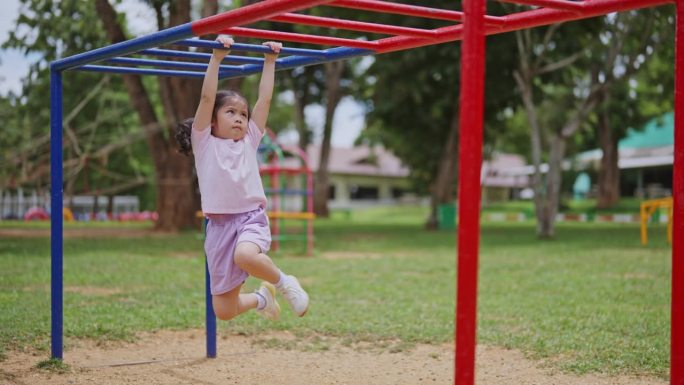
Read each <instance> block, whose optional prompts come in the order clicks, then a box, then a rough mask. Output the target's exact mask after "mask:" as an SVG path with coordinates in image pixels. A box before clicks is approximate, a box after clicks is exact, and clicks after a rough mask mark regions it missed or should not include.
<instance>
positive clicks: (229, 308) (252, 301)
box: [211, 285, 257, 321]
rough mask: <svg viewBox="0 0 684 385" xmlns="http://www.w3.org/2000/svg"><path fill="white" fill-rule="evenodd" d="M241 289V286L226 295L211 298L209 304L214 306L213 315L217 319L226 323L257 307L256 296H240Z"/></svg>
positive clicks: (250, 294)
mask: <svg viewBox="0 0 684 385" xmlns="http://www.w3.org/2000/svg"><path fill="white" fill-rule="evenodd" d="M241 288H242V285H240V286H238V287H236V288H235V289H233V290H231V291H229V292H227V293H223V294H219V295H214V296H212V298H211V300H212V301H211V302H212V304H213V305H214V313H216V316H217V317H218V318H219V319H222V320H224V321H227V320H230V319H232V318H235V317H236V316H238V315H240V314H242V313H244V312H246V311H247V310H249V309H254V308H256V307H257V296H256V294H254V293H248V294H240V289H241Z"/></svg>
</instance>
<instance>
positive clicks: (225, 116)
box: [176, 37, 309, 320]
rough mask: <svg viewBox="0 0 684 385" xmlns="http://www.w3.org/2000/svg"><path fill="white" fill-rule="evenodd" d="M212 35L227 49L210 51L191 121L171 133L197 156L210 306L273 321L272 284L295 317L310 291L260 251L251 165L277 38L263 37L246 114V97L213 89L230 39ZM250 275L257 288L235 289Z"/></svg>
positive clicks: (261, 221)
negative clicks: (254, 92) (254, 94)
mask: <svg viewBox="0 0 684 385" xmlns="http://www.w3.org/2000/svg"><path fill="white" fill-rule="evenodd" d="M217 41H218V42H220V43H222V44H223V46H224V47H225V48H226V49H215V50H214V51H213V54H212V56H211V59H210V60H209V67H208V68H207V72H206V74H205V76H204V83H203V85H202V96H201V98H200V102H199V106H198V107H197V112H196V113H195V118H194V121H192V120H191V119H189V120H186V121H185V122H183V124H181V125H180V126H179V130H178V132H177V134H176V138H177V139H178V141H179V143H180V146H181V152H183V153H185V154H186V155H189V154H190V152H192V153H194V155H195V167H196V169H197V177H198V179H199V187H200V193H201V195H202V211H203V212H204V214H205V216H206V217H207V218H208V219H209V221H208V223H207V231H206V240H205V241H204V250H205V252H206V255H207V264H208V266H209V275H210V278H211V294H212V303H213V305H214V312H215V313H216V316H218V317H219V318H220V319H223V320H229V319H231V318H233V317H235V316H237V315H239V314H241V313H244V312H246V311H247V310H249V309H256V311H257V312H258V313H259V314H260V315H262V316H264V317H265V318H268V319H273V320H275V319H277V318H278V316H279V315H280V305H278V302H277V301H276V299H275V295H276V289H277V290H278V291H279V292H280V293H281V294H282V295H283V297H285V299H286V300H287V302H289V304H290V306H291V307H292V310H293V311H294V312H295V313H296V314H297V315H298V316H300V317H301V316H303V315H304V314H305V313H306V311H307V310H308V308H309V296H308V295H307V293H306V292H305V291H304V289H302V287H301V285H300V284H299V281H298V280H297V278H295V277H294V276H292V275H285V274H283V272H282V271H280V270H279V269H278V268H277V267H276V266H275V264H273V261H272V260H271V258H269V257H268V255H266V254H265V253H266V252H267V251H268V250H269V247H270V245H271V233H270V230H269V224H268V217H267V216H266V212H265V209H266V195H265V194H264V188H263V185H262V183H261V177H260V175H259V165H258V163H257V148H258V147H259V142H260V141H261V138H263V136H264V133H265V131H264V128H265V127H266V119H267V118H268V111H269V109H270V106H271V97H272V95H273V83H274V72H275V61H276V57H277V56H278V53H279V52H280V49H281V47H282V44H280V43H275V42H268V43H264V45H265V46H268V47H269V48H270V49H271V51H272V52H273V53H268V54H265V59H264V69H263V72H262V75H261V82H260V83H259V97H258V99H257V102H256V104H255V105H254V109H253V111H252V112H251V113H250V110H249V104H248V103H247V100H245V98H244V97H243V96H242V95H240V94H239V93H237V92H234V91H220V92H218V93H217V92H216V88H217V83H218V70H219V64H220V63H221V61H222V60H223V58H224V57H225V56H226V55H227V54H228V53H229V50H228V49H229V48H230V46H231V45H232V44H233V39H231V38H228V37H219V38H218V39H217ZM249 275H252V276H254V277H257V278H259V279H262V280H264V282H262V284H261V287H260V288H259V289H258V290H257V291H256V292H254V293H249V294H241V293H240V288H241V287H242V284H243V283H244V282H245V280H246V279H247V277H248V276H249ZM274 285H275V287H274Z"/></svg>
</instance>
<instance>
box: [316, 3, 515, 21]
mask: <svg viewBox="0 0 684 385" xmlns="http://www.w3.org/2000/svg"><path fill="white" fill-rule="evenodd" d="M326 5H329V6H332V7H342V8H352V9H361V10H364V11H373V12H387V13H395V14H398V15H407V16H419V17H426V18H429V19H439V20H450V21H463V12H458V11H451V10H447V9H438V8H429V7H421V6H417V5H407V4H399V3H390V2H387V1H380V0H336V1H333V2H331V3H328V4H326ZM502 21H503V20H501V18H500V17H497V16H485V22H486V23H487V24H494V25H496V24H500V23H501V22H502Z"/></svg>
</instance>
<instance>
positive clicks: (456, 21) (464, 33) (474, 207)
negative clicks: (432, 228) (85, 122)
mask: <svg viewBox="0 0 684 385" xmlns="http://www.w3.org/2000/svg"><path fill="white" fill-rule="evenodd" d="M499 1H502V2H507V3H514V4H518V5H520V7H516V9H517V10H518V11H516V12H514V13H510V14H507V15H498V16H492V15H487V13H486V3H485V0H463V1H462V3H463V9H462V11H455V10H445V9H435V8H428V7H424V6H416V5H407V4H400V3H393V2H389V1H380V0H266V1H262V2H259V3H256V4H253V5H249V6H245V7H242V8H238V9H235V10H232V11H228V12H225V13H222V14H219V15H215V16H211V17H208V18H205V19H202V20H198V21H195V22H191V23H187V24H184V25H180V26H177V27H173V28H170V29H167V30H164V31H159V32H156V33H153V34H150V35H147V36H143V37H139V38H135V39H132V40H129V41H125V42H121V43H117V44H114V45H111V46H108V47H103V48H98V49H95V50H92V51H89V52H85V53H82V54H79V55H75V56H71V57H68V58H63V59H60V60H57V61H54V62H52V63H51V64H50V68H51V167H52V173H51V174H52V186H53V188H52V212H53V213H61V212H62V197H63V188H62V186H63V177H62V145H61V144H62V76H63V73H64V72H65V71H96V72H111V73H122V74H144V75H156V76H184V77H198V78H201V77H203V76H204V71H205V70H206V64H201V63H198V62H182V61H178V60H174V61H166V60H152V59H149V58H145V57H146V56H156V57H171V58H175V59H192V60H196V59H200V60H204V61H205V62H206V61H208V57H209V56H210V55H208V54H202V53H196V52H188V51H187V48H186V47H188V46H189V47H203V48H220V45H218V43H215V42H213V41H210V40H202V39H191V38H193V37H199V36H202V35H207V34H215V33H227V34H231V35H234V36H245V37H253V38H261V39H274V40H280V41H293V42H299V43H309V44H316V45H324V46H332V48H326V49H296V48H284V49H283V51H281V55H280V57H279V58H278V59H277V62H276V69H278V70H282V69H288V68H294V67H299V66H306V65H313V64H319V63H323V62H326V61H332V60H340V59H345V58H350V57H356V56H364V55H374V54H382V53H386V52H393V51H399V50H405V49H410V48H415V47H421V46H426V45H432V44H438V43H447V42H453V41H457V40H463V49H462V55H461V60H462V64H461V71H462V72H463V73H465V74H467V76H462V77H461V79H462V80H461V99H460V100H461V103H460V109H461V115H460V119H461V121H460V129H461V135H460V138H461V139H460V142H461V148H460V163H459V192H460V193H459V202H461V204H459V205H458V207H459V227H458V251H457V263H458V276H457V301H456V332H455V349H456V357H455V383H456V384H458V385H472V384H474V381H475V373H474V371H475V343H476V338H475V337H476V325H477V323H476V313H477V274H478V249H479V229H480V223H479V207H480V167H481V163H482V121H483V103H484V81H485V69H484V58H485V36H486V35H491V34H498V33H504V32H510V31H515V30H521V29H526V28H533V27H537V26H542V25H549V24H554V23H560V22H566V21H572V20H579V19H585V18H589V17H594V16H600V15H605V14H608V13H612V12H620V11H628V10H634V9H639V8H646V7H654V6H660V5H665V4H675V6H676V7H677V10H676V13H677V18H676V20H677V21H676V63H675V71H676V80H675V83H676V84H675V155H674V175H673V198H674V210H673V214H674V215H673V220H674V228H673V244H672V319H671V332H672V333H671V356H670V357H671V362H670V367H671V375H670V383H671V384H678V385H683V384H684V332H683V330H682V323H683V322H684V281H682V279H683V275H684V76H682V75H683V74H684V72H682V71H683V70H684V0H499ZM459 3H460V2H457V1H454V4H455V5H456V4H459ZM317 6H327V7H344V8H350V9H357V10H360V11H364V12H383V13H394V14H401V15H405V16H406V17H421V18H433V19H440V20H446V21H448V22H450V23H449V25H448V26H446V27H441V28H436V29H420V28H408V27H402V26H393V25H383V24H376V23H366V22H358V21H353V20H341V19H335V18H325V17H314V16H310V15H306V14H302V13H293V12H297V11H302V10H305V9H308V8H311V7H317ZM262 20H269V21H272V22H275V23H276V25H277V23H296V24H302V25H313V26H319V27H329V28H337V29H347V30H353V31H359V32H371V33H379V34H385V35H390V36H388V37H385V38H382V39H378V40H363V39H358V40H357V39H342V38H335V37H330V36H319V35H307V34H294V33H288V32H280V31H277V30H262V29H255V28H248V27H246V26H247V25H250V24H253V23H255V22H257V21H262ZM159 46H175V47H176V48H177V47H178V46H181V47H184V48H183V49H180V50H179V49H158V48H156V47H159ZM264 50H267V48H265V47H263V46H260V45H249V44H235V45H234V46H233V47H232V52H261V53H263V52H264ZM93 63H95V64H93ZM226 63H233V64H231V65H228V64H225V65H222V66H221V67H220V76H221V78H229V77H239V76H245V75H249V74H253V73H259V72H261V67H262V65H263V59H259V58H257V57H247V56H233V55H231V56H228V57H227V58H226ZM234 63H238V64H240V65H235V64H234ZM141 67H145V68H141ZM150 67H152V68H150ZM51 220H52V227H51V232H52V239H51V243H52V245H51V253H52V254H51V255H52V356H53V358H59V359H61V358H62V326H63V325H62V320H63V314H62V310H63V309H62V302H63V299H62V294H63V282H62V276H63V274H62V270H63V267H62V262H63V242H62V241H63V238H62V237H63V234H62V232H63V223H62V216H61V215H53V216H52V219H51ZM207 304H208V310H207V324H208V325H210V323H211V320H210V317H209V315H212V316H213V311H211V312H210V310H211V309H210V306H211V301H207ZM208 330H209V329H208ZM207 335H208V337H207V354H208V356H210V357H212V356H215V355H216V352H215V335H214V336H213V338H214V341H213V345H211V344H212V342H211V341H210V337H209V335H210V334H209V333H208V334H207ZM212 346H213V350H212Z"/></svg>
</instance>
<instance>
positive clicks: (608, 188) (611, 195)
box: [596, 100, 620, 209]
mask: <svg viewBox="0 0 684 385" xmlns="http://www.w3.org/2000/svg"><path fill="white" fill-rule="evenodd" d="M604 101H605V100H604ZM598 134H599V145H600V146H601V150H602V151H603V156H602V157H601V167H600V169H599V174H598V201H597V203H596V207H597V208H600V209H605V208H608V207H611V206H613V205H615V204H616V203H617V202H618V201H619V200H620V168H619V167H618V138H617V137H616V136H615V135H614V133H613V130H612V127H611V126H610V118H609V116H608V110H607V109H604V110H603V111H602V112H601V115H600V118H599V125H598Z"/></svg>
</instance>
